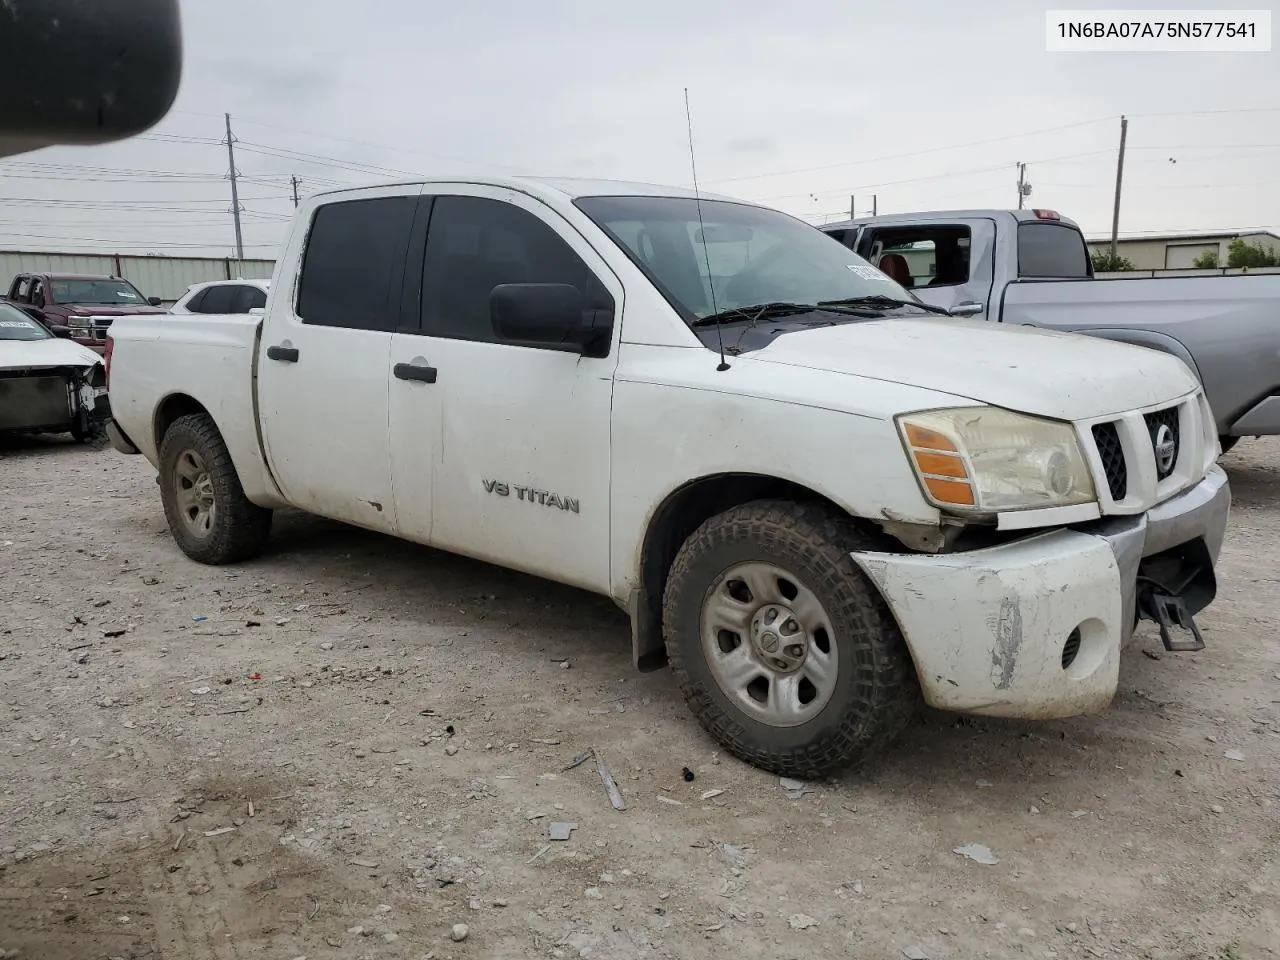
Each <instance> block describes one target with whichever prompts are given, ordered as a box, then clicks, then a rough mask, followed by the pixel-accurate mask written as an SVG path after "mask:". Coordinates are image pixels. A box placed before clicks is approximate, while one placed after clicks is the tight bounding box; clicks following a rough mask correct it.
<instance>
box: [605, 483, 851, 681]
mask: <svg viewBox="0 0 1280 960" xmlns="http://www.w3.org/2000/svg"><path fill="white" fill-rule="evenodd" d="M766 499H769V500H793V501H796V502H803V501H807V502H816V503H821V504H823V505H825V506H827V507H829V508H830V509H832V510H835V511H839V512H840V513H843V514H845V515H846V516H852V514H850V513H849V511H848V510H847V509H845V508H844V507H842V506H840V505H839V504H838V503H836V502H835V501H834V500H832V499H831V498H830V497H828V496H826V495H824V494H822V493H820V492H819V491H817V490H814V489H812V488H811V487H807V486H805V485H804V484H801V483H797V482H795V481H793V480H784V479H782V478H780V477H774V476H769V475H767V474H760V473H716V474H709V475H707V476H703V477H698V478H696V479H694V480H690V481H688V482H686V483H683V484H681V485H680V486H679V487H677V488H676V489H674V490H672V491H671V492H670V493H668V494H667V496H666V497H665V498H664V499H663V500H662V502H661V503H659V504H658V506H657V508H656V509H655V510H654V511H653V512H652V513H651V514H650V516H649V522H648V524H647V525H646V527H645V532H644V538H643V540H642V541H641V545H640V550H639V554H638V558H637V570H636V576H635V579H634V581H633V582H634V583H635V584H636V586H635V587H634V588H633V589H632V591H631V596H630V600H629V603H628V613H629V614H630V616H631V655H632V660H633V662H634V663H635V666H636V668H637V669H639V670H641V671H645V672H647V671H651V670H657V669H660V668H661V667H663V666H665V665H666V662H667V655H666V649H665V646H664V644H663V641H662V596H663V591H664V590H665V589H666V584H667V574H668V572H669V571H670V569H671V564H672V561H674V560H675V557H676V553H677V552H678V551H679V549H680V547H681V546H682V545H683V544H684V542H685V540H687V539H688V538H689V536H690V534H692V533H693V531H694V530H696V529H697V528H698V527H699V526H701V525H702V524H703V523H704V522H705V521H707V520H709V519H710V518H711V517H713V516H715V515H716V514H718V513H723V512H724V511H725V510H729V509H731V508H732V507H736V506H740V505H741V504H744V503H749V502H750V501H752V500H766ZM855 519H859V518H857V517H855Z"/></svg>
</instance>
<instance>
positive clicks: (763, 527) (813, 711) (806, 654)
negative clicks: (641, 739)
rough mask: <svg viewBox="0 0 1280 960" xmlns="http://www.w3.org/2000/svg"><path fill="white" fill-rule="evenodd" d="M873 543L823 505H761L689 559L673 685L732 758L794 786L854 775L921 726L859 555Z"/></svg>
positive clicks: (676, 614)
mask: <svg viewBox="0 0 1280 960" xmlns="http://www.w3.org/2000/svg"><path fill="white" fill-rule="evenodd" d="M868 548H874V544H873V543H872V542H871V541H870V539H869V538H868V537H867V536H866V535H865V534H863V533H862V532H861V531H860V530H859V529H858V528H857V527H856V526H855V525H854V523H853V522H852V521H851V520H850V519H849V518H847V517H845V516H843V515H841V514H838V513H837V512H835V511H834V510H831V509H828V508H826V507H824V506H822V505H819V504H798V503H791V502H784V501H757V502H755V503H749V504H745V505H743V506H740V507H735V508H733V509H731V510H728V511H726V512H725V513H722V514H720V515H718V516H716V517H712V518H711V519H710V520H708V521H706V522H705V523H704V524H703V525H702V526H701V527H699V528H698V529H697V530H696V531H695V532H694V533H693V535H692V536H691V537H690V538H689V539H688V540H687V541H686V542H685V544H684V545H683V546H682V547H681V549H680V551H679V553H678V554H677V555H676V559H675V562H674V563H673V564H672V567H671V572H670V575H669V577H668V581H667V589H666V593H665V596H664V605H663V632H664V637H665V640H666V646H667V655H668V657H669V659H670V661H671V666H672V669H673V671H674V673H675V676H676V681H677V683H678V684H679V685H680V688H681V691H682V692H683V693H684V696H685V699H686V700H687V701H688V703H689V706H690V707H691V708H692V709H693V712H694V713H695V715H696V716H697V717H698V720H699V721H700V722H701V723H702V725H703V726H704V727H705V728H706V729H707V731H708V732H709V733H710V734H711V735H712V736H713V737H714V738H715V739H716V740H717V741H719V742H720V743H721V744H722V745H723V746H724V747H725V748H726V749H727V750H729V751H730V752H731V753H733V754H734V755H736V756H738V757H740V758H741V759H743V760H746V761H747V762H749V763H752V764H755V765H756V766H759V767H762V768H764V769H766V770H770V771H772V772H774V773H777V774H780V775H783V776H796V777H816V776H824V775H826V774H829V773H832V772H834V771H836V770H839V769H841V768H843V767H847V766H850V765H857V764H859V763H861V762H862V761H864V760H866V759H867V758H868V757H870V756H872V755H873V754H874V753H875V752H877V751H878V750H880V749H882V748H884V747H885V746H886V745H888V744H889V743H890V742H891V741H892V740H893V738H894V737H895V736H896V735H897V734H898V733H899V732H900V731H901V730H902V728H903V727H904V726H906V725H907V723H908V722H909V721H910V718H911V716H912V715H913V713H914V710H915V707H916V705H917V703H918V702H919V686H918V684H917V682H916V677H915V670H914V668H913V666H912V663H911V658H910V655H909V654H908V652H907V648H906V643H905V642H904V640H903V638H902V634H901V632H900V631H899V629H898V626H897V623H896V622H895V621H894V619H893V616H892V615H891V614H890V612H889V610H888V607H887V606H886V605H885V603H884V601H883V599H882V598H881V597H880V595H879V593H878V592H877V591H876V589H875V588H874V587H873V586H872V585H871V583H870V582H869V581H868V580H867V578H866V576H865V575H864V574H863V573H862V571H861V570H860V569H859V568H858V566H857V565H856V564H855V563H854V562H853V560H852V559H851V558H850V557H849V552H850V551H852V550H858V549H868Z"/></svg>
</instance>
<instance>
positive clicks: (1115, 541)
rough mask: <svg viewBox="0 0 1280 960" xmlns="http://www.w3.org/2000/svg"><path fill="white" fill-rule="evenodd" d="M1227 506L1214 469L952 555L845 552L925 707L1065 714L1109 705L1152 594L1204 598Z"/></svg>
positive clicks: (1190, 600)
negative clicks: (890, 620)
mask: <svg viewBox="0 0 1280 960" xmlns="http://www.w3.org/2000/svg"><path fill="white" fill-rule="evenodd" d="M1230 508H1231V492H1230V488H1229V486H1228V484H1227V477H1226V474H1225V473H1223V471H1222V469H1221V468H1220V467H1218V466H1216V465H1215V466H1212V467H1210V469H1209V471H1208V473H1207V474H1206V475H1205V477H1204V479H1203V480H1201V481H1200V483H1198V484H1197V485H1196V486H1194V487H1192V488H1191V489H1190V490H1187V491H1185V492H1184V493H1182V494H1179V495H1178V496H1176V497H1173V498H1172V499H1170V500H1167V501H1165V502H1164V503H1161V504H1159V505H1158V506H1156V507H1154V508H1152V509H1151V510H1149V511H1147V513H1145V514H1141V515H1139V516H1134V517H1120V518H1111V519H1107V520H1102V521H1097V522H1095V523H1092V524H1089V525H1087V526H1084V527H1080V528H1074V529H1057V530H1051V531H1048V532H1045V533H1040V534H1035V535H1033V536H1030V537H1027V538H1025V539H1021V540H1017V541H1014V542H1012V543H1008V544H1004V545H1001V546H996V547H988V548H985V549H981V550H973V551H969V552H965V553H953V554H933V555H926V554H886V553H868V552H858V553H854V554H853V555H852V556H853V559H854V560H855V561H856V562H857V564H858V565H859V566H860V567H861V568H862V570H863V571H864V572H865V573H866V574H867V576H868V577H870V578H871V580H872V581H873V582H874V583H875V584H876V586H877V587H878V588H879V590H880V593H881V595H882V596H883V597H884V598H885V600H886V602H887V603H888V605H889V607H890V609H891V610H892V612H893V615H894V617H895V618H896V619H897V621H898V624H899V626H900V627H901V629H902V633H903V635H904V637H905V638H906V642H907V646H908V647H909V648H910V651H911V656H912V658H913V660H914V661H915V665H916V673H917V674H918V676H919V678H920V686H921V688H922V690H923V693H924V698H925V701H926V702H927V703H928V704H929V705H930V706H933V707H937V708H938V709H942V710H953V711H957V712H962V713H977V714H985V715H989V716H1002V717H1021V718H1027V719H1047V718H1051V717H1067V716H1074V715H1076V714H1081V713H1091V712H1095V711H1098V710H1101V709H1103V708H1104V707H1106V706H1107V704H1109V703H1110V702H1111V699H1112V697H1113V696H1114V695H1115V690H1116V683H1117V679H1118V677H1119V670H1120V649H1121V647H1122V646H1123V645H1124V643H1125V642H1126V641H1127V640H1128V639H1129V636H1130V635H1131V634H1132V632H1133V628H1134V626H1135V625H1136V624H1137V621H1138V619H1139V618H1140V617H1148V618H1152V619H1155V618H1156V617H1157V616H1158V615H1159V611H1160V609H1161V601H1162V599H1172V600H1173V601H1174V602H1175V603H1176V604H1177V605H1178V607H1179V609H1181V610H1184V611H1185V612H1186V613H1188V614H1195V613H1198V612H1199V611H1200V610H1202V609H1204V607H1206V606H1208V604H1209V603H1210V602H1211V601H1212V600H1213V597H1214V593H1215V592H1216V581H1215V579H1214V573H1213V567H1214V564H1215V563H1216V562H1217V559H1218V553H1219V551H1220V549H1221V547H1222V540H1223V536H1224V534H1225V531H1226V524H1227V516H1228V514H1229V512H1230ZM1166 643H1169V641H1168V640H1166Z"/></svg>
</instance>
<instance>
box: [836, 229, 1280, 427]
mask: <svg viewBox="0 0 1280 960" xmlns="http://www.w3.org/2000/svg"><path fill="white" fill-rule="evenodd" d="M821 229H822V230H823V231H824V232H825V233H827V234H829V235H830V236H832V237H834V238H836V239H837V240H839V241H840V242H841V243H843V244H845V246H848V247H850V248H852V249H853V250H854V251H856V252H857V253H859V254H861V255H862V256H863V257H864V258H865V259H867V260H869V261H871V263H873V264H876V265H877V266H878V267H879V268H880V269H881V270H882V271H883V272H885V273H886V274H888V275H889V276H890V277H892V278H893V279H894V280H896V281H898V282H899V283H900V284H901V285H902V286H904V287H907V288H908V289H910V290H911V291H912V292H913V293H915V294H916V296H918V297H919V298H920V299H921V300H923V301H924V302H926V303H930V304H933V305H935V306H939V307H946V308H948V309H949V310H951V311H952V313H953V314H955V315H956V316H966V317H981V318H983V319H987V320H995V321H1000V322H1003V323H1007V324H1029V325H1031V326H1036V327H1050V328H1052V329H1055V330H1069V331H1074V332H1076V333H1085V334H1089V335H1090V336H1095V337H1104V338H1107V339H1110V340H1123V341H1126V342H1128V343H1136V344H1141V345H1143V346H1147V347H1153V348H1155V349H1156V350H1162V351H1164V352H1165V353H1171V354H1173V355H1174V356H1176V357H1179V358H1180V359H1181V360H1182V361H1183V362H1184V363H1186V364H1187V366H1189V367H1190V368H1191V370H1192V372H1193V373H1195V374H1196V375H1197V376H1198V377H1199V378H1200V382H1201V383H1202V384H1203V385H1204V390H1205V394H1206V396H1207V397H1208V400H1209V405H1210V407H1212V409H1213V413H1214V418H1215V420H1216V421H1217V427H1218V435H1219V438H1220V440H1221V443H1222V448H1223V450H1224V451H1225V450H1228V449H1230V448H1231V447H1232V446H1233V445H1234V444H1235V443H1236V441H1237V440H1238V439H1239V438H1240V437H1249V436H1264V435H1272V434H1280V274H1276V273H1261V274H1252V273H1251V274H1237V275H1216V276H1174V277H1159V278H1151V277H1133V278H1121V277H1111V278H1107V279H1101V278H1097V279H1095V278H1094V275H1093V265H1092V263H1091V262H1090V260H1089V251H1088V247H1086V246H1085V241H1084V237H1083V236H1082V235H1081V233H1080V228H1079V227H1078V226H1077V225H1076V224H1075V223H1074V222H1072V221H1071V220H1068V219H1067V218H1066V217H1062V216H1059V215H1058V214H1057V213H1055V212H1054V211H1051V210H963V211H946V212H936V211H935V212H928V213H907V214H893V215H887V216H880V217H869V218H863V219H858V220H846V221H843V222H840V223H828V224H823V226H822V227H821Z"/></svg>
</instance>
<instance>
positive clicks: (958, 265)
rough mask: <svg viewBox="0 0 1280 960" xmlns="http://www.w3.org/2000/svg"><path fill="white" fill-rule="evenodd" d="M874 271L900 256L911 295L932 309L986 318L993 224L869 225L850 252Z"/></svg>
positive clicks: (942, 221) (982, 221) (989, 313)
mask: <svg viewBox="0 0 1280 960" xmlns="http://www.w3.org/2000/svg"><path fill="white" fill-rule="evenodd" d="M855 252H856V253H857V254H858V255H859V256H861V257H864V258H866V259H867V260H869V261H871V263H872V264H874V265H876V266H879V265H880V262H881V261H882V260H883V259H884V258H886V257H888V256H891V255H892V256H895V257H901V258H902V259H903V260H905V261H906V264H907V268H908V270H909V271H910V274H911V284H910V289H911V292H912V293H914V294H915V295H916V296H917V297H919V298H920V299H921V300H923V301H924V302H925V303H929V304H933V305H934V306H936V307H947V308H948V309H954V308H957V307H959V308H960V309H961V312H962V313H963V314H964V315H966V316H978V317H983V318H986V317H991V318H992V319H994V318H995V317H996V315H997V314H998V309H997V310H994V311H992V310H990V307H991V304H990V299H991V290H992V284H993V278H994V269H995V257H994V252H995V222H994V221H992V220H986V219H972V220H961V219H951V218H940V219H937V220H928V221H920V222H915V221H911V222H905V223H897V224H880V223H870V224H867V226H866V227H865V228H864V229H863V230H862V233H861V234H860V235H859V237H858V245H857V249H856V251H855Z"/></svg>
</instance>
